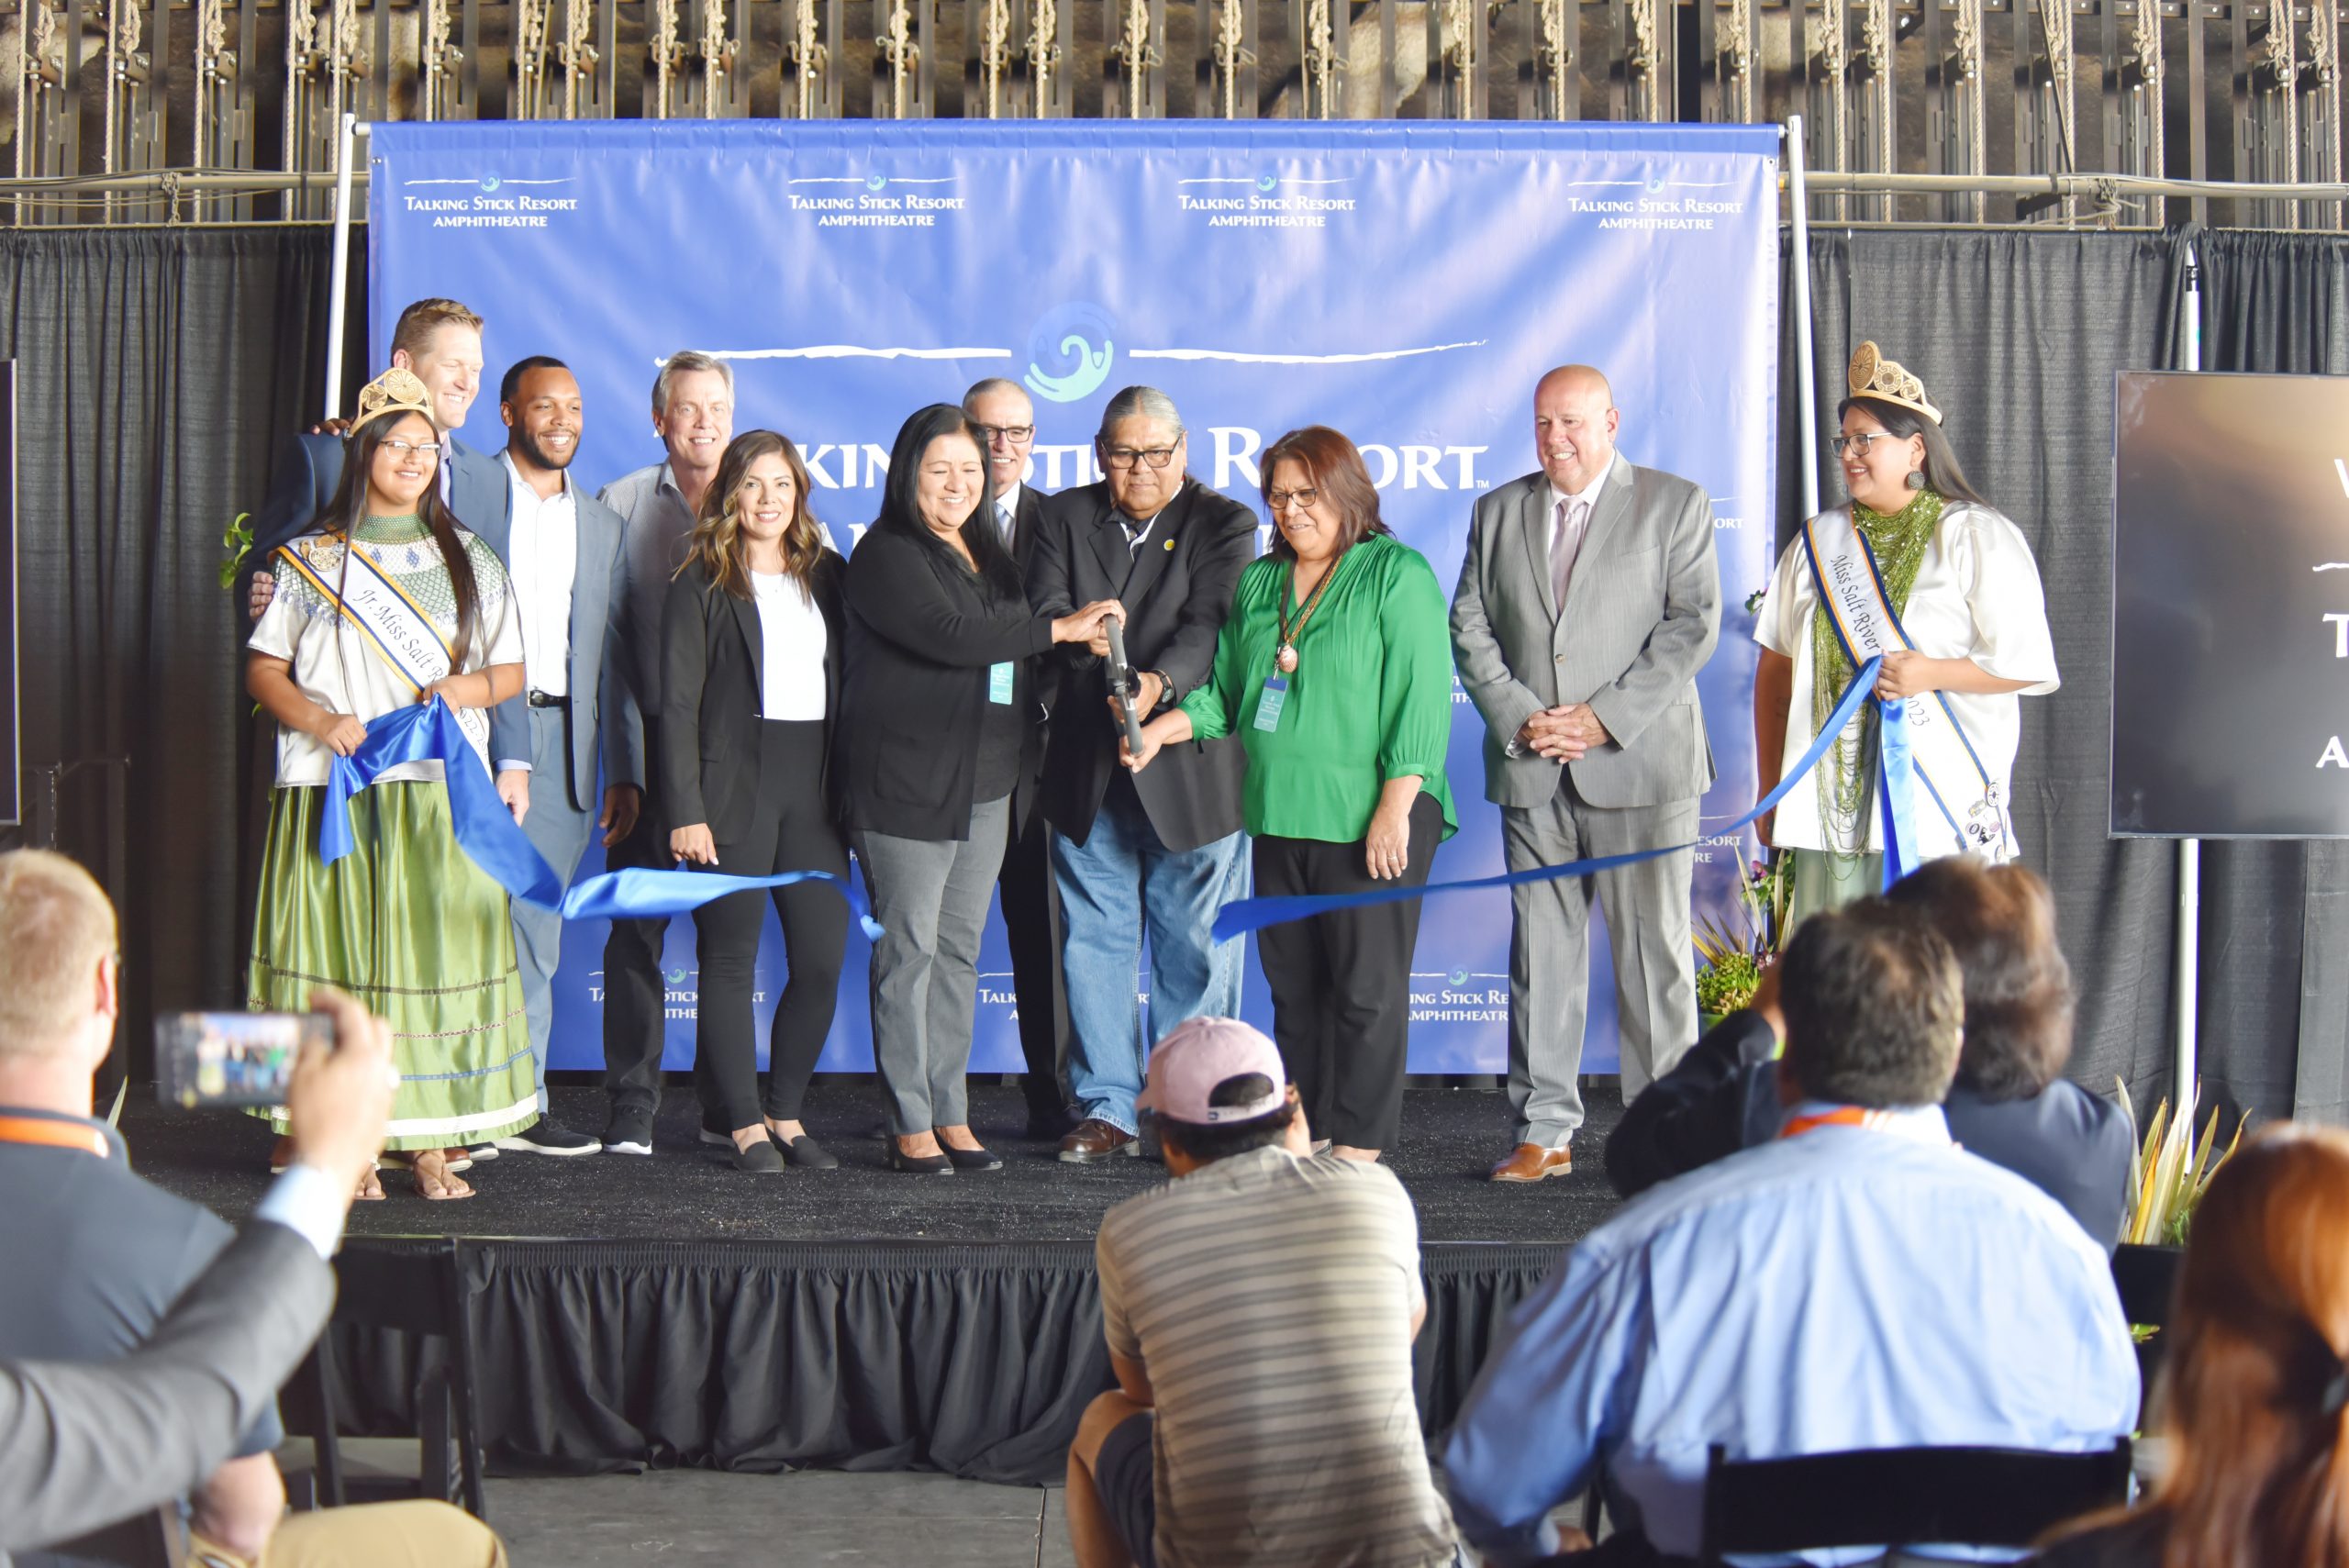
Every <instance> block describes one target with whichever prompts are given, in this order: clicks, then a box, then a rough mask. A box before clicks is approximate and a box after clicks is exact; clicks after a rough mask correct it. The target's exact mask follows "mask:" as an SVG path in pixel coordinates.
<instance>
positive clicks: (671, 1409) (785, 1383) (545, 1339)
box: [124, 1084, 1613, 1483]
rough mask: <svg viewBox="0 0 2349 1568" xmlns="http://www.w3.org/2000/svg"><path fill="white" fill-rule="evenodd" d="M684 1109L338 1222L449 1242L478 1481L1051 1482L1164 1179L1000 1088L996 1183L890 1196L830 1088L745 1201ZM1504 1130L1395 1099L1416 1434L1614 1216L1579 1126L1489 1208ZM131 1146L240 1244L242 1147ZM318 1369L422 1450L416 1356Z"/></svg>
mask: <svg viewBox="0 0 2349 1568" xmlns="http://www.w3.org/2000/svg"><path fill="white" fill-rule="evenodd" d="M1600 1094H1601V1095H1602V1096H1604V1097H1611V1085H1609V1088H1608V1089H1607V1090H1605V1091H1601V1092H1600ZM690 1099H691V1096H690V1095H689V1094H688V1093H677V1092H674V1091H673V1092H672V1093H671V1095H669V1103H668V1105H667V1106H666V1107H665V1109H664V1114H663V1116H662V1120H661V1124H660V1126H659V1128H658V1129H657V1132H656V1143H657V1146H658V1147H659V1148H660V1150H661V1152H659V1153H657V1154H656V1155H655V1156H654V1157H653V1158H652V1159H651V1160H643V1159H628V1158H625V1157H621V1156H596V1157H591V1158H585V1159H575V1160H555V1159H548V1158H544V1157H533V1156H525V1155H518V1154H507V1155H505V1156H503V1157H502V1158H500V1159H499V1160H498V1161H496V1162H495V1163H489V1164H484V1165H482V1166H479V1167H477V1168H476V1170H475V1171H474V1172H473V1174H472V1177H471V1178H470V1179H472V1180H473V1182H474V1184H475V1185H476V1186H477V1187H478V1188H479V1189H480V1192H481V1195H480V1196H479V1197H477V1198H474V1199H473V1200H471V1201H469V1202H464V1203H458V1204H432V1205H428V1204H426V1203H424V1202H423V1201H421V1200H420V1199H417V1198H416V1197H415V1196H413V1195H410V1194H408V1193H407V1192H406V1191H405V1190H404V1187H405V1181H404V1178H402V1177H400V1176H397V1175H395V1174H393V1173H386V1175H385V1184H386V1186H387V1187H389V1188H390V1189H391V1190H392V1192H393V1196H392V1197H391V1198H390V1199H389V1200H388V1201H386V1202H384V1203H382V1204H369V1205H363V1206H361V1207H359V1208H358V1209H357V1210H356V1211H355V1213H354V1215H353V1229H354V1231H355V1232H358V1233H359V1234H355V1235H354V1237H353V1239H352V1240H351V1243H350V1245H351V1246H353V1247H381V1248H384V1249H387V1250H390V1251H402V1250H406V1249H407V1248H410V1247H413V1246H414V1245H416V1243H415V1242H414V1241H412V1240H402V1239H400V1233H403V1232H404V1233H406V1236H408V1237H414V1236H416V1235H417V1234H418V1233H420V1232H423V1231H425V1230H427V1229H431V1230H434V1231H438V1232H442V1233H453V1234H455V1235H456V1236H457V1237H458V1248H459V1254H458V1255H459V1266H460V1269H461V1272H462V1278H463V1281H464V1284H465V1288H466V1296H467V1321H468V1323H469V1325H470V1329H471V1332H472V1335H473V1343H474V1356H475V1363H476V1366H477V1369H478V1373H477V1381H478V1398H479V1409H480V1414H481V1418H482V1427H483V1431H484V1438H485V1441H486V1445H487V1449H488V1453H489V1458H490V1461H491V1463H492V1465H493V1467H494V1468H496V1469H499V1470H503V1471H507V1472H510V1473H526V1472H549V1471H552V1472H563V1473H579V1472H586V1471H595V1470H607V1469H616V1468H625V1467H629V1466H635V1465H673V1464H690V1465H700V1466H709V1467H715V1468H720V1469H729V1470H743V1471H753V1472H758V1471H779V1470H784V1469H787V1468H793V1467H797V1466H823V1467H828V1468H835V1469H849V1470H936V1471H944V1472H947V1473H952V1474H956V1475H961V1476H966V1477H970V1478H973V1479H978V1480H986V1481H1000V1482H1022V1483H1035V1482H1042V1481H1051V1480H1057V1479H1058V1478H1060V1476H1061V1475H1062V1474H1063V1470H1064V1466H1065V1458H1066V1453H1067V1446H1068V1441H1069V1439H1070V1437H1071V1436H1072V1434H1073V1433H1074V1431H1075V1429H1076V1422H1077V1418H1078V1416H1079V1415H1080V1414H1081V1413H1082V1411H1083V1410H1084V1408H1085V1403H1086V1401H1087V1400H1089V1399H1090V1398H1091V1397H1092V1396H1094V1395H1095V1394H1096V1393H1097V1392H1098V1391H1099V1390H1101V1389H1104V1388H1107V1387H1108V1386H1109V1385H1110V1381H1111V1380H1110V1375H1109V1368H1108V1354H1107V1351H1106V1350H1105V1349H1104V1347H1103V1344H1102V1340H1101V1312H1100V1299H1099V1296H1098V1294H1097V1289H1096V1285H1095V1281H1094V1275H1093V1248H1092V1243H1091V1240H1090V1237H1091V1235H1092V1233H1093V1229H1094V1228H1095V1227H1096V1226H1097V1223H1098V1220H1099V1217H1100V1214H1101V1211H1102V1210H1103V1209H1105V1208H1107V1207H1108V1206H1109V1205H1110V1204H1111V1203H1114V1202H1116V1201H1117V1200H1118V1199H1119V1198H1121V1197H1123V1196H1126V1195H1130V1193H1132V1192H1135V1191H1139V1190H1141V1189H1142V1188H1143V1187H1146V1186H1148V1185H1149V1184H1152V1182H1155V1181H1158V1180H1161V1179H1163V1169H1162V1168H1160V1167H1158V1166H1156V1165H1154V1164H1151V1163H1148V1162H1141V1161H1127V1160H1120V1161H1118V1162H1115V1163H1114V1164H1108V1165H1102V1166H1090V1167H1068V1166H1063V1165H1060V1164H1058V1163H1057V1162H1053V1161H1052V1159H1051V1158H1050V1152H1051V1151H1050V1150H1049V1148H1047V1147H1046V1146H1044V1145H1041V1144H1036V1145H1030V1144H1027V1143H1026V1142H1025V1141H1024V1140H1020V1139H1019V1138H1018V1137H1016V1136H1014V1131H1015V1129H1016V1119H1017V1117H1018V1115H1019V1111H1018V1106H1019V1095H1018V1093H1017V1091H1016V1090H1008V1089H994V1088H989V1089H985V1090H981V1091H980V1092H978V1093H977V1094H975V1095H974V1107H973V1124H974V1126H975V1127H976V1128H977V1129H979V1131H980V1132H981V1134H982V1136H983V1137H985V1138H986V1139H987V1140H989V1142H990V1143H991V1144H992V1145H993V1146H995V1147H996V1148H997V1149H998V1150H999V1151H1001V1152H1003V1153H1004V1154H1005V1155H1006V1157H1007V1161H1008V1167H1009V1168H1008V1169H1007V1170H1006V1171H1004V1172H1002V1173H988V1174H985V1175H980V1176H963V1175H957V1176H954V1177H952V1178H933V1179H927V1180H925V1179H917V1178H913V1177H907V1176H899V1175H894V1174H890V1173H885V1172H884V1171H883V1170H881V1169H880V1167H879V1146H878V1144H877V1143H873V1142H871V1141H870V1140H866V1139H865V1138H863V1136H862V1134H863V1126H864V1124H869V1123H870V1122H871V1120H872V1117H873V1111H872V1106H873V1099H872V1091H871V1090H870V1088H869V1087H865V1086H863V1085H857V1084H821V1085H818V1089H817V1090H816V1092H815V1094H814V1095H813V1096H812V1098H811V1104H810V1108H809V1111H808V1121H809V1125H810V1126H811V1128H813V1129H815V1130H816V1131H817V1133H818V1136H819V1137H822V1138H823V1139H824V1140H826V1142H827V1143H828V1144H829V1146H830V1147H832V1148H833V1149H834V1150H835V1151H837V1152H839V1153H840V1154H841V1156H842V1158H843V1160H844V1161H845V1162H848V1163H847V1167H846V1168H844V1169H843V1170H841V1171H839V1172H827V1173H789V1174H786V1175H784V1176H780V1177H752V1176H746V1175H742V1174H740V1173H736V1172H733V1171H732V1170H730V1169H728V1168H725V1167H722V1166H720V1165H719V1164H718V1163H717V1162H715V1161H713V1160H710V1159H708V1158H707V1157H705V1156H704V1155H703V1154H702V1153H701V1152H700V1151H698V1150H697V1149H696V1147H695V1145H694V1143H693V1133H694V1128H695V1124H694V1120H693V1116H694V1112H693V1109H692V1106H691V1104H690ZM599 1101H600V1096H599V1095H595V1094H594V1093H593V1092H592V1091H586V1090H572V1089H559V1090H558V1091H557V1092H556V1105H555V1110H556V1113H557V1114H558V1116H561V1117H562V1118H564V1119H566V1120H567V1121H569V1122H570V1124H571V1125H573V1126H575V1127H581V1128H585V1129H589V1130H591V1131H592V1130H593V1129H596V1127H598V1126H599V1125H600V1118H598V1117H597V1116H596V1110H597V1108H598V1103H599ZM1507 1114H1508V1113H1507V1107H1506V1105H1505V1103H1504V1101H1503V1099H1502V1097H1501V1096H1500V1095H1497V1094H1495V1093H1491V1092H1462V1091H1414V1092H1412V1093H1411V1094H1410V1095H1408V1096H1407V1107H1406V1111H1405V1123H1404V1125H1405V1129H1406V1135H1405V1147H1404V1148H1403V1149H1402V1150H1401V1151H1398V1152H1397V1155H1396V1157H1395V1159H1394V1163H1395V1165H1396V1168H1397V1173H1398V1174H1400V1175H1401V1176H1402V1177H1403V1179H1404V1181H1405V1184H1406V1185H1407V1187H1408V1189H1409V1190H1410V1191H1411V1193H1412V1195H1413V1198H1414V1201H1415V1204H1416V1206H1417V1207H1418V1208H1419V1215H1420V1225H1421V1233H1422V1256H1423V1267H1424V1272H1425V1277H1426V1285H1427V1295H1428V1320H1427V1325H1426V1327H1425V1328H1424V1329H1422V1330H1421V1332H1420V1335H1419V1340H1418V1343H1417V1345H1416V1346H1415V1357H1416V1361H1417V1373H1418V1376H1417V1382H1418V1390H1419V1411H1420V1418H1421V1420H1422V1422H1423V1423H1424V1424H1425V1426H1426V1429H1427V1430H1428V1431H1429V1433H1430V1434H1431V1436H1433V1435H1435V1434H1438V1433H1441V1432H1442V1430H1443V1429H1444V1428H1445V1427H1446V1426H1447V1425H1448V1424H1449V1423H1450V1421H1451V1419H1452V1418H1453V1413H1454V1412H1455V1411H1456V1410H1457V1409H1458V1407H1459V1404H1460V1401H1461V1399H1462V1397H1463V1396H1464V1395H1465V1393H1466V1391H1467V1388H1468V1385H1469V1384H1470V1383H1471V1382H1472V1381H1473V1380H1474V1378H1475V1373H1476V1369H1477V1368H1478V1367H1479V1366H1480V1365H1481V1364H1482V1363H1483V1361H1484V1358H1485V1354H1486V1350H1487V1347H1488V1346H1489V1345H1490V1344H1491V1342H1492V1340H1493V1338H1494V1336H1495V1334H1496V1333H1497V1331H1498V1330H1499V1328H1500V1326H1501V1324H1502V1321H1503V1319H1504V1318H1505V1317H1506V1315H1507V1314H1508V1310H1509V1309H1510V1308H1511V1307H1513V1306H1515V1304H1516V1303H1517V1302H1519V1301H1520V1300H1521V1299H1523V1298H1524V1296H1526V1295H1527V1294H1528V1293H1530V1292H1531V1290H1532V1289H1533V1288H1534V1287H1535V1285H1536V1284H1539V1283H1540V1281H1541V1280H1542V1277H1543V1276H1544V1275H1545V1274H1546V1273H1548V1272H1549V1271H1550V1269H1551V1268H1553V1266H1554V1265H1555V1264H1556V1262H1557V1261H1558V1258H1559V1255H1560V1253H1561V1252H1562V1251H1563V1250H1564V1244H1565V1243H1566V1242H1567V1241H1569V1240H1572V1239H1573V1238H1574V1237H1575V1236H1578V1235H1580V1234H1582V1233H1583V1232H1584V1231H1586V1229H1589V1227H1590V1225H1591V1224H1593V1223H1595V1222H1596V1220H1597V1219H1598V1218H1601V1217H1603V1216H1604V1214H1606V1213H1607V1212H1609V1210H1611V1208H1612V1207H1613V1200H1612V1198H1611V1196H1610V1195H1609V1194H1608V1193H1607V1190H1606V1185H1605V1182H1604V1179H1603V1177H1602V1176H1601V1175H1600V1173H1599V1161H1598V1148H1599V1139H1598V1136H1596V1135H1597V1134H1598V1133H1600V1132H1602V1131H1603V1124H1604V1123H1605V1122H1607V1121H1611V1119H1612V1118H1611V1115H1609V1113H1607V1112H1606V1111H1603V1110H1602V1111H1598V1112H1597V1113H1596V1114H1595V1117H1594V1120H1595V1121H1596V1122H1598V1123H1600V1124H1601V1125H1599V1126H1594V1127H1593V1128H1591V1129H1588V1130H1587V1131H1586V1135H1585V1137H1584V1138H1583V1139H1581V1140H1577V1141H1578V1150H1586V1151H1587V1152H1586V1153H1585V1155H1584V1163H1585V1167H1586V1168H1585V1169H1583V1170H1579V1171H1577V1172H1576V1173H1575V1174H1574V1175H1573V1176H1571V1177H1567V1178H1562V1179H1555V1180H1552V1181H1548V1182H1543V1183H1541V1184H1538V1185H1536V1186H1532V1187H1527V1188H1507V1187H1495V1186H1494V1185H1493V1184H1491V1183H1489V1182H1486V1181H1485V1180H1484V1179H1483V1174H1482V1173H1483V1169H1484V1167H1485V1166H1486V1165H1488V1164H1489V1163H1490V1162H1491V1161H1492V1160H1493V1159H1495V1158H1497V1156H1498V1154H1499V1153H1501V1152H1503V1151H1504V1149H1503V1147H1502V1145H1503V1144H1504V1142H1505V1140H1506V1137H1507ZM124 1130H125V1133H126V1135H127V1136H128V1138H129V1140H130V1142H131V1147H132V1152H133V1157H134V1159H135V1160H136V1162H138V1166H139V1170H140V1171H141V1173H144V1174H145V1175H147V1176H149V1177H150V1179H153V1180H156V1181H159V1182H161V1183H162V1184H164V1185H166V1186H169V1187H172V1188H173V1190H175V1191H180V1192H183V1193H184V1194H186V1195H189V1196H193V1197H195V1198H197V1199H199V1200H200V1201H203V1202H206V1203H207V1204H208V1205H210V1206H211V1207H215V1208H216V1209H218V1210H220V1211H221V1212H223V1213H226V1214H229V1215H231V1216H232V1217H233V1216H235V1215H238V1214H241V1213H242V1212H243V1211H244V1210H245V1209H247V1208H249V1207H250V1204H251V1202H252V1201H253V1199H255V1198H256V1197H258V1195H260V1193H261V1191H262V1189H263V1187H264V1185H265V1183H266V1175H265V1173H262V1171H261V1170H260V1168H259V1167H260V1164H261V1160H260V1156H261V1155H262V1154H264V1153H265V1152H266V1151H267V1148H268V1139H267V1136H266V1129H262V1128H261V1127H260V1126H259V1125H258V1124H256V1123H252V1122H250V1121H245V1120H242V1119H241V1118H232V1117H219V1116H212V1117H195V1118H179V1117H171V1116H165V1115H163V1114H162V1113H161V1112H158V1111H156V1110H154V1109H153V1108H151V1107H139V1108H138V1109H136V1110H134V1111H133V1112H132V1113H130V1114H128V1115H127V1116H126V1117H125V1119H124ZM518 1230H521V1231H535V1232H538V1233H539V1236H543V1237H548V1238H549V1239H539V1237H538V1236H534V1237H532V1238H531V1239H528V1240H518V1239H514V1236H515V1232H516V1231H518ZM597 1230H601V1231H604V1232H605V1233H606V1234H605V1236H603V1237H602V1238H596V1237H595V1235H594V1232H596V1231H597ZM501 1232H502V1233H503V1234H501ZM563 1232H568V1233H569V1235H570V1236H571V1237H574V1238H579V1239H562V1233H563ZM335 1348H336V1355H335V1358H334V1359H335V1362H336V1363H337V1379H336V1383H337V1391H338V1398H337V1403H338V1405H339V1406H340V1407H341V1409H342V1411H343V1420H342V1422H341V1425H342V1428H343V1429H344V1431H345V1432H346V1433H350V1432H354V1431H363V1432H367V1433H371V1434H377V1435H390V1434H399V1433H406V1432H411V1431H413V1430H414V1429H415V1428H414V1419H413V1404H412V1396H411V1394H410V1390H412V1388H413V1387H414V1385H415V1370H416V1367H415V1347H414V1346H413V1345H412V1344H411V1343H409V1342H408V1341H407V1340H406V1339H405V1338H404V1337H402V1336H397V1335H391V1334H385V1333H382V1332H378V1331H373V1330H356V1329H351V1328H350V1327H349V1326H347V1325H346V1326H342V1327H339V1328H338V1329H336V1340H335Z"/></svg>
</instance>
